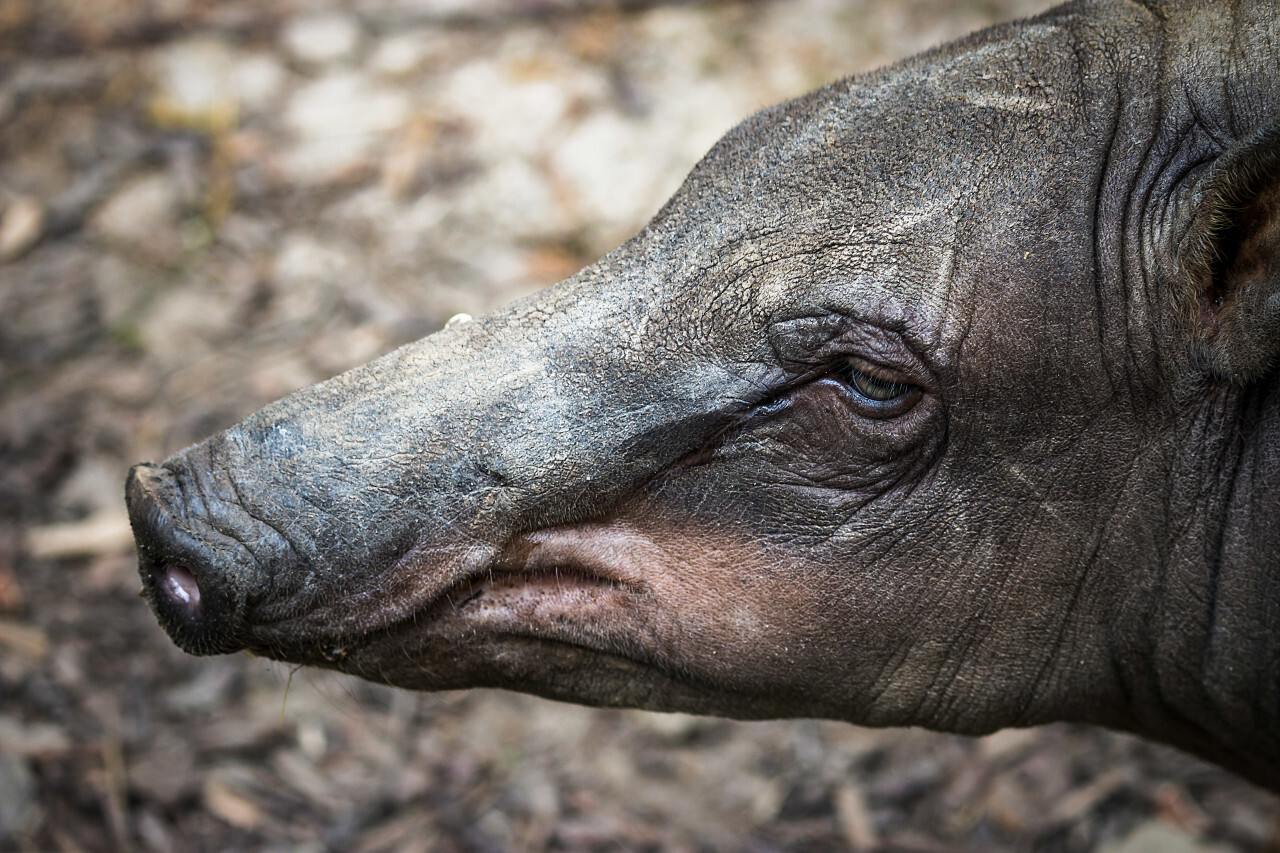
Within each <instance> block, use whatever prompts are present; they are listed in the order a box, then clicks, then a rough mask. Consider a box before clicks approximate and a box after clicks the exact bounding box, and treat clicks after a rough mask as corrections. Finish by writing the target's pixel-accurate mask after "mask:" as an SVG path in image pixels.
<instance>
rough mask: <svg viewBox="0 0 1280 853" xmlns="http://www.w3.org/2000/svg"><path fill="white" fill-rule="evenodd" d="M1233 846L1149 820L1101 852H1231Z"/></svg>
mask: <svg viewBox="0 0 1280 853" xmlns="http://www.w3.org/2000/svg"><path fill="white" fill-rule="evenodd" d="M1232 849H1233V848H1232V847H1228V846H1227V845H1225V844H1216V843H1214V842H1211V841H1205V840H1203V839H1200V838H1197V837H1195V836H1194V835H1189V834H1187V833H1185V832H1183V831H1181V830H1179V829H1177V828H1176V827H1174V826H1173V825H1171V824H1169V823H1166V822H1165V821H1158V820H1153V821H1148V822H1147V823H1144V824H1143V825H1142V826H1140V827H1138V828H1137V829H1136V830H1134V831H1133V832H1132V833H1130V834H1129V835H1127V836H1125V837H1124V838H1122V839H1120V840H1119V841H1112V842H1110V843H1108V844H1103V845H1102V846H1101V847H1099V848H1098V850H1099V853H1231V851H1232Z"/></svg>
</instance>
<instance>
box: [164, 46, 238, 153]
mask: <svg viewBox="0 0 1280 853" xmlns="http://www.w3.org/2000/svg"><path fill="white" fill-rule="evenodd" d="M234 66H235V63H234V62H233V58H232V53H231V49H230V48H228V47H227V45H225V44H224V43H223V42H221V41H219V40H217V39H213V38H204V37H201V38H194V39H189V40H187V41H181V42H177V43H175V44H173V45H170V46H168V47H165V48H163V49H162V50H160V51H158V52H156V53H155V54H154V55H153V57H152V59H151V62H150V69H149V70H150V76H151V78H152V79H153V80H154V81H155V85H156V91H155V94H154V96H153V97H152V100H151V105H150V106H151V117H152V120H153V121H155V122H156V123H157V124H159V125H161V126H169V127H172V126H177V127H194V128H198V129H202V130H209V131H219V130H225V129H227V128H229V127H231V126H233V125H234V124H235V122H236V118H237V113H238V111H239V105H238V103H237V101H236V93H235V87H234V84H233V79H232V78H233V72H232V69H233V68H234Z"/></svg>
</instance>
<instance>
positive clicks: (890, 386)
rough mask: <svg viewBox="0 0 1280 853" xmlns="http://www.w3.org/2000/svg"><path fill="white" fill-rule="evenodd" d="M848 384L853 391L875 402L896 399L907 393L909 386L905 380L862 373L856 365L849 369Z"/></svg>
mask: <svg viewBox="0 0 1280 853" xmlns="http://www.w3.org/2000/svg"><path fill="white" fill-rule="evenodd" d="M849 384H850V385H852V386H853V390H854V391H857V392H858V393H859V394H861V395H862V396H864V397H866V398H867V399H868V400H873V401H875V402H877V403H887V402H889V401H890V400H896V399H898V398H899V397H901V396H902V395H903V394H905V393H907V389H909V388H910V387H911V386H909V385H907V384H906V383H905V382H890V381H889V380H887V379H880V378H878V377H875V376H872V375H871V374H870V373H864V372H863V371H861V370H858V369H857V368H856V367H851V368H850V369H849Z"/></svg>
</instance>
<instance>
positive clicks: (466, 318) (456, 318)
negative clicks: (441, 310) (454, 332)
mask: <svg viewBox="0 0 1280 853" xmlns="http://www.w3.org/2000/svg"><path fill="white" fill-rule="evenodd" d="M472 319H474V318H472V316H471V315H470V314H454V315H453V316H452V317H450V318H449V319H448V320H446V321H445V324H444V327H445V328H446V329H452V328H453V327H454V326H461V325H462V324H463V323H470V322H471V321H472Z"/></svg>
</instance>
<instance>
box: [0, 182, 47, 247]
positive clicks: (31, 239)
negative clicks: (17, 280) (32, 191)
mask: <svg viewBox="0 0 1280 853" xmlns="http://www.w3.org/2000/svg"><path fill="white" fill-rule="evenodd" d="M43 229H44V205H42V204H41V203H40V201H39V200H38V199H34V198H31V197H30V196H19V197H18V198H15V199H13V200H12V201H10V202H9V204H8V206H7V207H5V209H4V215H3V216H0V263H3V262H4V261H8V260H12V259H14V258H16V257H19V256H20V255H22V253H23V252H25V251H27V249H29V248H31V247H32V246H34V245H35V243H36V241H37V240H39V239H40V234H41V233H42V232H43Z"/></svg>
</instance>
